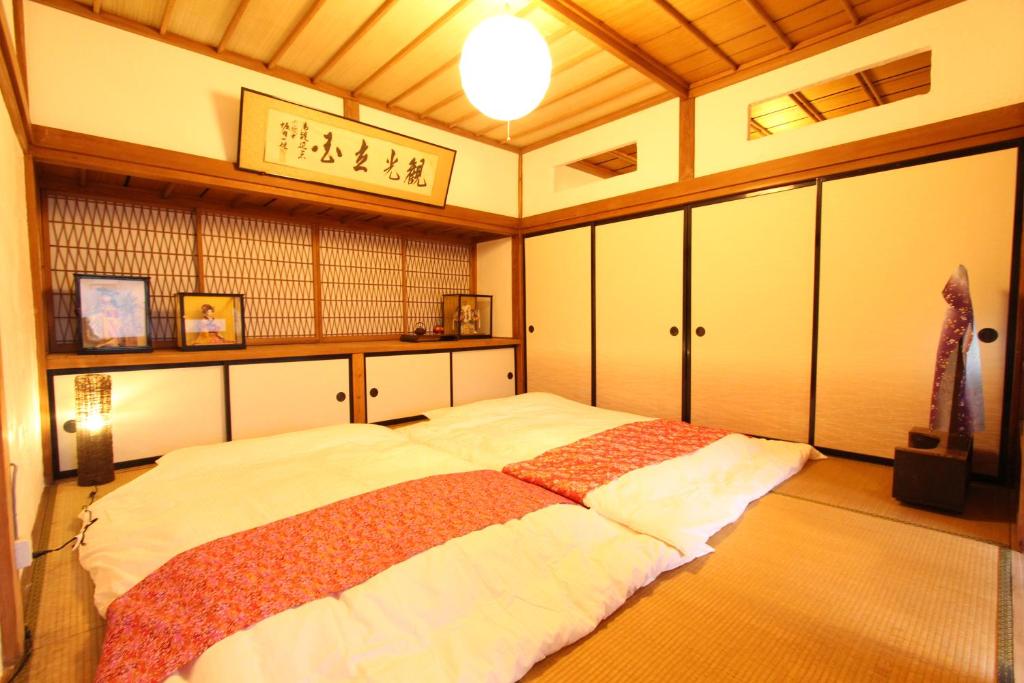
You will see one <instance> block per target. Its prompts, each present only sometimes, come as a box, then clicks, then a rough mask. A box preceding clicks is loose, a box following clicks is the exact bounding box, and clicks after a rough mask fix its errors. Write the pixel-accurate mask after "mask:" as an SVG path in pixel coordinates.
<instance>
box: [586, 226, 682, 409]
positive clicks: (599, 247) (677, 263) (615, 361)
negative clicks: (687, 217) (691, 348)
mask: <svg viewBox="0 0 1024 683" xmlns="http://www.w3.org/2000/svg"><path fill="white" fill-rule="evenodd" d="M683 218H684V214H683V212H682V211H675V212H672V213H664V214H660V215H657V216H648V217H646V218H636V219H633V220H628V221H620V222H617V223H611V224H607V225H600V226H598V227H597V228H596V229H595V230H596V233H595V237H594V240H595V242H594V249H595V256H594V263H595V278H594V297H595V303H596V305H595V313H596V315H595V317H594V330H595V340H596V343H597V346H596V352H597V363H596V368H597V373H596V374H597V405H599V406H600V407H602V408H610V409H612V410H624V411H627V412H631V413H639V414H641V415H650V416H652V417H663V418H669V419H676V420H678V419H679V418H680V417H681V415H682V389H683V335H682V326H683Z"/></svg>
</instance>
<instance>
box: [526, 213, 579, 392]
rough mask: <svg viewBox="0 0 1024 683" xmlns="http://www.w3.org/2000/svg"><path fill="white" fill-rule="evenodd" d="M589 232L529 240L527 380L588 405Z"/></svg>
mask: <svg viewBox="0 0 1024 683" xmlns="http://www.w3.org/2000/svg"><path fill="white" fill-rule="evenodd" d="M590 234H591V228H589V227H586V228H575V229H573V230H563V231H561V232H554V233H550V234H547V235H538V236H537V237H530V238H527V239H526V240H525V254H524V257H525V259H526V326H527V327H526V382H527V388H528V390H529V391H550V392H552V393H555V394H558V395H560V396H564V397H565V398H568V399H572V400H574V401H580V402H581V403H586V404H589V403H590V401H591V369H590V335H591V326H590V296H591V293H590Z"/></svg>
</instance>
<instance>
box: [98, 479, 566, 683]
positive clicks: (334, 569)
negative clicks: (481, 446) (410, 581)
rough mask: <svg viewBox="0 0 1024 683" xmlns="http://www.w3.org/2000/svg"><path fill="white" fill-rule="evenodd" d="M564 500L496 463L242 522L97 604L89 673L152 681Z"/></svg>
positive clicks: (136, 682)
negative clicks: (309, 605)
mask: <svg viewBox="0 0 1024 683" xmlns="http://www.w3.org/2000/svg"><path fill="white" fill-rule="evenodd" d="M568 502H569V501H567V500H566V499H565V498H562V497H561V496H558V495H556V494H553V493H551V492H549V491H545V490H544V489H542V488H539V487H536V486H531V485H529V484H525V483H523V482H521V481H518V480H516V479H513V478H512V477H507V476H505V475H503V474H500V473H498V472H492V471H478V472H464V473H459V474H443V475H437V476H433V477H426V478H424V479H417V480H414V481H409V482H404V483H401V484H396V485H394V486H389V487H387V488H383V489H378V490H376V491H371V492H369V493H365V494H362V495H359V496H354V497H352V498H347V499H345V500H341V501H338V502H336V503H332V504H330V505H326V506H324V507H321V508H317V509H315V510H310V511H309V512H304V513H302V514H299V515H295V516H294V517H288V518H285V519H281V520H278V521H276V522H272V523H270V524H267V525H264V526H261V527H257V528H255V529H249V530H247V531H242V532H240V533H237V534H233V535H231V536H225V537H224V538H220V539H217V540H215V541H211V542H209V543H206V544H204V545H201V546H198V547H196V548H192V549H191V550H188V551H186V552H183V553H181V554H180V555H177V556H175V557H174V558H172V559H171V560H169V561H168V562H167V563H166V564H164V565H163V566H162V567H160V568H159V569H157V570H156V571H155V572H153V573H152V574H150V575H149V576H147V577H146V578H145V579H143V580H142V581H140V582H139V583H138V584H136V585H135V586H134V587H132V588H131V589H130V590H129V591H128V592H127V593H125V594H124V595H122V596H121V597H119V598H118V599H117V600H115V601H114V602H113V603H111V605H110V608H109V609H108V610H107V632H106V639H105V640H104V643H103V654H102V656H101V657H100V665H99V669H98V671H97V673H96V680H97V681H126V682H127V681H130V682H131V683H142V682H144V681H162V680H164V679H165V678H167V677H168V676H170V675H171V674H173V673H174V672H175V671H177V670H178V669H180V668H181V667H183V666H185V665H187V664H189V663H191V662H192V661H194V660H195V659H196V658H197V657H199V655H201V654H202V653H203V652H204V651H205V650H206V649H207V648H209V647H210V646H212V645H213V644H214V643H216V642H217V641H219V640H221V639H223V638H226V637H228V636H229V635H231V634H233V633H235V632H237V631H241V630H243V629H245V628H247V627H249V626H251V625H253V624H255V623H257V622H259V621H261V620H262V619H265V618H266V617H269V616H272V615H274V614H277V613H278V612H282V611H284V610H287V609H290V608H292V607H297V606H299V605H302V604H304V603H306V602H310V601H312V600H317V599H319V598H322V597H325V596H328V595H332V594H335V593H339V592H341V591H344V590H346V589H347V588H350V587H352V586H355V585H357V584H359V583H362V582H363V581H366V580H367V579H369V578H371V577H372V576H374V575H375V574H377V573H379V572H381V571H383V570H385V569H387V568H388V567H390V566H392V565H394V564H397V563H399V562H402V561H403V560H405V559H408V558H409V557H412V556H413V555H416V554H418V553H421V552H423V551H425V550H428V549H430V548H432V547H434V546H436V545H440V544H442V543H444V542H445V541H448V540H449V539H452V538H456V537H458V536H463V535H465V534H468V533H471V532H473V531H476V530H478V529H482V528H484V527H486V526H490V525H492V524H501V523H503V522H507V521H509V520H512V519H516V518H519V517H522V516H523V515H526V514H527V513H529V512H533V511H535V510H539V509H541V508H544V507H547V506H550V505H556V504H559V503H568Z"/></svg>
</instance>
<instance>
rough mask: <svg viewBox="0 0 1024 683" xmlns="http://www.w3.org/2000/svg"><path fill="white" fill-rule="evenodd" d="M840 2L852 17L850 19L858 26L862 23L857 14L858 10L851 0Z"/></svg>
mask: <svg viewBox="0 0 1024 683" xmlns="http://www.w3.org/2000/svg"><path fill="white" fill-rule="evenodd" d="M839 4H840V5H842V6H843V10H844V11H845V12H846V14H847V16H849V17H850V21H851V22H853V25H854V26H856V25H857V24H859V23H860V17H859V16H858V15H857V10H855V9H853V3H851V2H850V0H839Z"/></svg>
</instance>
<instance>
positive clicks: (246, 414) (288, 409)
mask: <svg viewBox="0 0 1024 683" xmlns="http://www.w3.org/2000/svg"><path fill="white" fill-rule="evenodd" d="M228 373H229V376H230V387H231V390H230V391H231V438H232V439H248V438H252V437H256V436H266V435H268V434H281V433H283V432H292V431H296V430H300V429H312V428H313V427H325V426H327V425H333V424H345V423H348V422H350V417H351V408H350V406H351V405H352V398H351V390H350V388H349V361H348V359H347V358H330V359H325V360H303V361H280V362H272V363H239V364H237V365H231V366H229V367H228ZM342 395H343V396H342ZM339 398H343V400H341V401H339V400H338V399H339Z"/></svg>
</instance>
